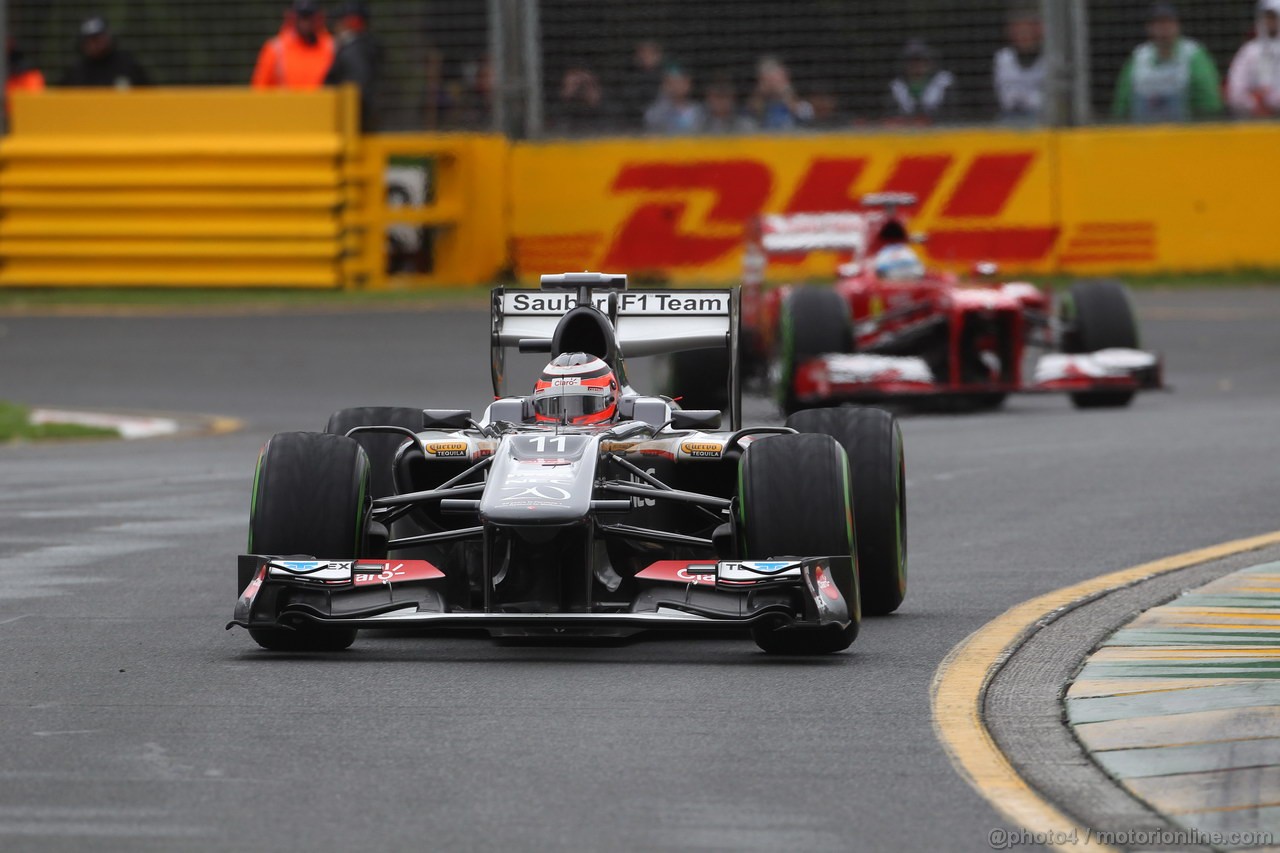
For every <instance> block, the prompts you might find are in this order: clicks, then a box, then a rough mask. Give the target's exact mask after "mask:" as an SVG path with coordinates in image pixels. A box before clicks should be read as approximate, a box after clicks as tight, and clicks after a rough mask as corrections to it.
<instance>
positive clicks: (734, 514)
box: [228, 273, 907, 654]
mask: <svg viewBox="0 0 1280 853" xmlns="http://www.w3.org/2000/svg"><path fill="white" fill-rule="evenodd" d="M737 345H738V294H737V292H736V291H728V290H724V291H683V290H680V291H674V290H671V291H661V290H643V291H641V290H629V289H627V282H626V278H625V276H614V275H602V274H595V273H578V274H572V273H571V274H565V275H557V276H544V277H543V280H542V287H541V289H540V290H527V289H523V290H517V289H502V288H499V289H497V290H495V291H494V293H493V301H492V352H493V359H492V361H493V380H494V390H495V393H497V394H498V399H496V401H495V402H493V403H492V404H491V405H490V406H489V407H488V409H487V410H486V411H485V412H484V413H483V414H482V415H481V417H480V418H478V419H475V418H473V417H472V414H471V413H470V412H468V411H459V410H440V409H426V410H423V409H411V408H365V409H344V410H342V411H340V412H338V413H336V414H334V415H333V417H332V418H331V419H330V421H329V424H328V428H327V429H326V431H325V432H322V433H315V432H288V433H280V434H277V435H275V436H274V437H272V438H271V440H270V441H268V442H267V444H266V446H265V447H263V449H262V452H261V454H260V456H259V458H258V467H257V473H256V475H255V479H254V486H253V500H252V508H251V512H250V521H249V547H248V550H249V552H250V553H249V554H246V555H242V556H241V557H240V558H239V565H238V578H237V579H238V585H237V590H238V592H239V600H238V601H237V603H236V605H235V612H234V617H233V619H232V621H231V623H230V624H229V625H228V627H231V626H232V625H239V626H242V627H244V628H247V629H248V630H249V633H250V634H251V635H252V637H253V639H254V640H256V641H257V642H258V643H259V644H260V645H261V646H263V647H264V648H267V649H273V650H289V651H299V650H311V651H316V650H320V651H324V650H338V649H343V648H346V647H347V646H349V645H350V644H351V643H352V641H353V640H354V639H355V636H356V632H357V630H358V629H361V628H404V627H421V628H431V629H439V628H482V629H486V630H487V631H489V632H490V633H491V634H492V635H495V636H508V637H510V636H535V637H555V636H566V637H573V636H627V635H630V634H634V633H637V632H639V631H644V630H648V629H675V630H681V631H684V630H696V629H709V630H744V629H749V630H750V632H751V635H752V636H753V638H754V639H755V641H756V643H757V644H758V645H759V646H760V647H761V648H763V649H764V650H765V651H768V652H776V653H789V654H819V653H828V652H836V651H840V650H842V649H845V648H847V647H848V646H849V644H850V643H851V642H853V640H854V638H855V637H856V636H857V633H858V628H859V624H860V619H861V614H862V613H869V614H883V613H889V612H891V611H893V610H895V609H897V608H898V606H899V605H900V604H901V602H902V599H903V595H904V594H905V592H906V572H907V552H906V492H905V480H904V476H905V474H904V463H903V449H902V436H901V432H900V430H899V428H898V425H897V423H896V421H895V420H894V418H893V416H892V415H890V414H888V413H887V412H884V411H881V410H878V409H824V410H814V411H802V412H799V413H796V414H794V415H792V417H791V418H790V419H789V420H788V421H787V426H785V427H749V428H744V427H743V426H742V423H741V413H740V411H741V409H740V393H739V388H738V376H737V375H736V374H735V373H734V372H733V371H730V374H729V375H728V376H726V377H725V382H726V388H727V389H728V392H729V395H728V396H729V399H730V401H731V402H730V406H729V411H728V412H727V420H728V421H729V428H728V429H721V427H720V425H721V420H722V417H723V414H722V413H721V412H719V411H714V410H700V411H692V410H685V409H681V408H680V407H679V405H678V403H677V402H675V401H673V400H672V399H671V398H667V397H658V396H644V395H642V394H640V393H638V392H637V391H636V390H635V389H634V388H632V387H631V385H630V384H629V383H628V381H627V379H626V364H625V362H624V359H623V354H624V353H625V354H626V355H627V356H641V355H656V354H662V353H670V352H673V351H678V350H685V349H691V348H692V349H697V348H703V349H712V348H727V349H728V350H729V351H730V355H736V348H737ZM512 348H518V349H519V350H520V351H522V352H533V353H549V354H550V355H551V356H552V357H557V356H562V355H563V354H577V353H583V354H586V356H585V357H586V358H591V360H592V363H596V362H595V359H599V360H602V361H603V362H605V364H607V365H608V366H609V368H610V369H611V370H612V371H613V373H614V374H616V377H617V386H618V392H617V397H616V413H615V414H613V415H612V416H610V417H609V418H608V419H607V420H605V421H603V422H598V423H589V424H583V423H581V422H579V423H573V422H571V419H570V418H568V417H557V416H556V415H555V414H554V413H555V410H556V409H555V407H554V406H553V407H550V408H547V407H545V406H541V405H535V400H534V398H532V397H529V396H502V392H503V384H504V376H503V374H504V371H505V365H506V360H507V354H508V350H510V349H512ZM575 359H576V356H574V357H572V358H568V359H560V358H557V360H556V361H555V362H553V364H556V363H564V364H568V363H570V362H573V363H578V362H580V361H581V360H580V359H579V360H577V361H575ZM729 363H730V364H736V363H737V359H736V357H734V358H730V359H729ZM576 381H577V380H576V379H556V378H553V380H552V381H550V382H549V383H547V384H548V385H549V386H550V387H551V388H552V389H553V390H552V391H550V392H544V391H540V392H539V393H551V394H554V389H555V388H557V387H559V386H561V385H564V386H568V385H570V384H572V383H574V382H576ZM541 386H542V383H541V382H540V388H541ZM566 393H567V392H566ZM566 410H567V407H566ZM549 413H550V414H549Z"/></svg>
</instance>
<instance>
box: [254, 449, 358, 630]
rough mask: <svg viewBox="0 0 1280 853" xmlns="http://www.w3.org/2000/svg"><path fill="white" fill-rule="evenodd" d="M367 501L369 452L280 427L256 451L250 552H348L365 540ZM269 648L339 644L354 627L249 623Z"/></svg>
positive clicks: (353, 553)
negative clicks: (254, 624) (289, 626)
mask: <svg viewBox="0 0 1280 853" xmlns="http://www.w3.org/2000/svg"><path fill="white" fill-rule="evenodd" d="M368 506H369V460H368V458H367V456H366V455H365V452H364V450H363V448H361V447H360V445H359V444H357V443H356V442H355V441H354V440H352V439H350V438H346V437H343V436H335V435H326V434H324V433H316V432H283V433H277V434H276V435H274V436H272V438H271V440H270V441H268V442H267V443H266V445H265V446H264V447H263V448H262V453H261V455H259V457H258V470H257V474H256V475H255V478H254V486H253V502H252V506H251V507H250V512H249V553H251V554H264V555H271V556H295V555H306V556H310V557H314V558H316V559H332V560H353V559H356V558H357V557H359V556H360V551H361V549H362V548H363V547H364V538H365V525H366V524H367V515H368ZM249 635H250V636H251V637H253V639H254V640H255V641H256V642H257V643H258V645H260V646H262V647H263V648H264V649H270V650H272V651H290V652H296V651H326V652H327V651H339V650H341V649H345V648H347V647H348V646H350V645H351V643H352V642H354V641H355V638H356V630H355V629H354V628H333V627H326V626H320V625H306V626H303V627H300V628H297V629H294V630H290V629H287V628H251V629H249Z"/></svg>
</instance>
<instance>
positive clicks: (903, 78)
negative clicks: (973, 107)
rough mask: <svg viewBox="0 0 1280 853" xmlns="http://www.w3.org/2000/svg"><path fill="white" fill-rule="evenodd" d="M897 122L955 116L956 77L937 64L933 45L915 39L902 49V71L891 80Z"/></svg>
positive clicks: (891, 100) (894, 119)
mask: <svg viewBox="0 0 1280 853" xmlns="http://www.w3.org/2000/svg"><path fill="white" fill-rule="evenodd" d="M889 101H890V109H891V110H892V117H891V118H890V122H892V123H894V124H932V123H934V122H937V121H946V120H949V119H952V118H954V116H955V111H956V78H955V75H954V74H952V73H951V72H950V71H947V70H945V69H941V68H938V67H937V60H936V59H935V57H934V53H933V48H931V47H929V45H928V44H926V43H925V42H924V41H922V40H921V39H912V40H911V41H909V42H907V44H906V46H905V47H904V48H903V49H902V73H901V74H900V75H898V76H897V77H895V78H894V79H893V80H892V81H891V82H890V83H889Z"/></svg>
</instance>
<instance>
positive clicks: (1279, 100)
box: [1227, 0, 1280, 118]
mask: <svg viewBox="0 0 1280 853" xmlns="http://www.w3.org/2000/svg"><path fill="white" fill-rule="evenodd" d="M1227 102H1228V103H1229V104H1230V105H1231V110H1232V112H1234V113H1235V114H1236V115H1238V116H1241V117H1242V118H1249V117H1255V118H1263V117H1269V116H1276V115H1280V0H1262V2H1261V3H1259V4H1258V30H1257V34H1256V35H1255V36H1254V38H1252V39H1250V40H1249V41H1247V42H1245V43H1244V46H1242V47H1241V48H1240V50H1239V51H1238V52H1237V53H1236V58H1235V59H1234V60H1232V62H1231V70H1230V71H1228V72H1227Z"/></svg>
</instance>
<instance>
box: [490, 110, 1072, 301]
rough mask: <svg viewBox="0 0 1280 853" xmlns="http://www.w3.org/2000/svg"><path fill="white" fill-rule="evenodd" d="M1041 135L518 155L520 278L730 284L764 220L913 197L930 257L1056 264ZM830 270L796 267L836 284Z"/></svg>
mask: <svg viewBox="0 0 1280 853" xmlns="http://www.w3.org/2000/svg"><path fill="white" fill-rule="evenodd" d="M1051 160H1052V137H1051V135H1050V133H1048V132H1046V131H1041V132H1013V131H1005V132H998V131H970V132H952V133H920V134H911V135H901V134H885V135H858V136H854V135H849V134H842V135H823V136H802V137H745V138H729V139H726V138H703V139H680V140H662V141H658V140H629V141H622V140H618V141H604V142H577V143H574V142H564V143H547V144H527V145H518V146H516V148H515V151H514V153H513V166H512V179H513V186H512V193H513V205H512V210H513V212H512V231H513V238H514V247H515V263H516V268H517V270H518V272H519V274H520V275H521V276H522V277H530V276H533V275H534V274H536V273H538V272H540V271H544V270H547V269H557V270H571V269H583V268H588V267H589V268H591V269H609V270H619V271H633V272H643V271H654V272H655V273H660V274H662V275H664V276H666V275H669V276H670V277H672V278H673V279H676V280H704V281H705V280H715V281H723V280H733V279H734V278H736V277H737V276H738V275H739V273H740V269H741V249H742V242H743V226H744V224H745V223H746V222H747V221H748V220H749V219H750V218H751V217H753V216H756V215H758V214H760V213H763V212H771V213H772V212H788V211H795V212H798V211H827V210H847V209H849V208H851V207H853V206H855V205H856V204H857V200H858V198H859V197H860V196H862V195H863V194H865V193H869V192H873V191H877V190H890V189H892V190H898V191H903V192H912V193H915V194H916V195H917V196H918V198H919V199H920V207H919V209H918V213H917V216H916V219H915V225H916V227H917V228H919V229H920V230H923V231H927V232H928V233H929V242H928V244H927V245H926V247H925V250H926V252H927V253H928V254H929V255H930V257H931V258H932V259H933V260H934V261H936V262H939V263H944V264H948V265H965V266H968V265H971V264H972V263H973V262H975V261H979V260H988V259H998V260H1003V261H1005V262H1011V263H1016V264H1017V265H1018V266H1020V267H1021V268H1024V269H1032V270H1042V271H1047V270H1049V269H1051V268H1052V266H1053V248H1054V245H1053V238H1054V234H1055V222H1054V207H1053V182H1054V170H1053V166H1052V162H1051ZM831 269H832V264H831V259H830V257H827V258H813V259H810V260H809V261H807V262H806V263H805V264H803V265H801V266H798V267H797V266H794V265H793V266H788V267H785V268H784V269H783V270H781V272H782V273H783V274H785V275H788V276H796V275H804V274H821V273H826V274H830V272H831Z"/></svg>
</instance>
